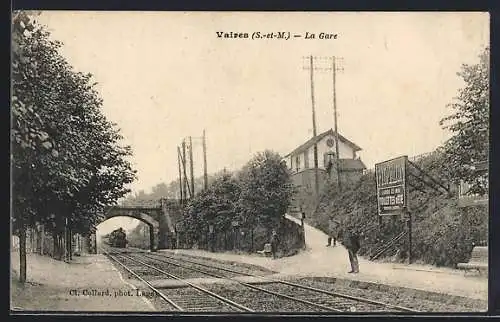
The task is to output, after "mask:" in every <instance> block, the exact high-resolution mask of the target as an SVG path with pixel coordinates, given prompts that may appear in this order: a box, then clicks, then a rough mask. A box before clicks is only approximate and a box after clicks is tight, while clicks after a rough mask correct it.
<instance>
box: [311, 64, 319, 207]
mask: <svg viewBox="0 0 500 322" xmlns="http://www.w3.org/2000/svg"><path fill="white" fill-rule="evenodd" d="M310 64H311V66H310V68H311V105H312V123H313V138H316V135H317V133H316V111H315V107H314V75H313V70H314V66H313V56H312V55H311V56H310ZM318 180H319V178H318V145H317V144H316V142H314V192H315V196H316V198H319V181H318Z"/></svg>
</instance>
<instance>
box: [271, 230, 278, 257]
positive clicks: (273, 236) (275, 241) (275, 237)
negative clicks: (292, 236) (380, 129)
mask: <svg viewBox="0 0 500 322" xmlns="http://www.w3.org/2000/svg"><path fill="white" fill-rule="evenodd" d="M278 244H279V238H278V233H277V232H276V230H275V229H273V232H272V233H271V252H272V253H273V258H274V259H276V257H277V256H276V252H277V251H278Z"/></svg>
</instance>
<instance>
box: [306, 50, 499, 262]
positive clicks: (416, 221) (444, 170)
mask: <svg viewBox="0 0 500 322" xmlns="http://www.w3.org/2000/svg"><path fill="white" fill-rule="evenodd" d="M488 71H489V49H488V48H487V49H485V50H484V52H483V53H482V54H481V55H480V61H479V63H478V64H475V65H463V66H462V70H461V72H459V73H458V75H459V76H461V77H462V78H463V80H464V83H465V86H464V87H463V88H462V89H460V90H459V95H458V97H457V98H456V99H455V101H454V102H453V103H452V104H450V106H451V107H452V108H453V109H454V111H455V112H454V114H452V115H450V116H448V117H446V118H444V119H443V120H442V122H441V125H443V126H444V127H445V128H447V129H449V130H451V132H452V137H451V138H450V139H449V140H448V141H446V142H445V144H444V145H443V146H442V147H440V148H438V149H437V150H436V151H434V152H433V153H431V154H429V155H426V156H425V157H422V158H420V159H419V160H415V164H416V165H417V166H419V167H420V168H421V169H423V170H424V171H425V172H427V173H428V174H430V175H431V176H433V177H434V178H437V179H439V180H440V181H444V182H446V183H448V184H449V185H450V193H445V192H443V191H442V190H441V191H442V192H438V191H436V190H435V189H432V188H431V187H430V186H424V187H423V188H420V190H419V189H415V188H413V187H416V185H413V187H412V182H410V185H409V193H408V199H407V200H408V201H409V203H410V204H409V207H410V210H411V212H412V220H413V227H412V229H413V234H412V257H413V259H414V260H416V261H419V262H423V263H429V264H435V265H439V266H443V265H444V266H451V267H454V266H455V265H456V264H457V263H459V262H463V261H467V260H468V259H469V257H470V253H471V250H472V247H473V245H484V244H486V243H487V240H488V206H485V205H481V206H474V207H466V208H459V207H458V206H457V183H458V182H459V181H460V180H462V181H464V182H466V183H468V184H470V185H471V187H472V188H471V190H470V191H469V193H478V194H487V193H488V175H487V174H480V175H478V174H477V172H475V171H474V167H473V166H474V164H475V163H477V162H481V161H486V160H488V154H489V139H488V131H489V100H488V98H489V85H488V84H489V83H488V82H489V75H488ZM329 218H336V219H337V220H339V221H340V222H341V223H342V227H343V229H344V231H358V232H359V233H361V235H362V237H363V242H362V247H361V250H360V254H361V255H368V256H369V255H373V254H374V252H375V251H376V250H377V249H379V247H380V246H382V245H383V244H384V243H386V242H387V241H388V240H390V239H391V238H392V237H394V236H396V235H397V234H398V233H400V232H401V231H403V230H404V229H406V228H405V225H406V223H405V221H404V218H401V217H400V216H390V217H384V218H379V216H378V214H377V199H376V183H375V176H374V173H373V172H371V171H370V172H367V173H366V174H365V175H363V177H362V178H361V180H360V181H359V182H357V183H355V184H352V185H350V186H347V187H343V189H342V190H338V189H337V187H336V185H335V184H331V183H330V184H328V185H327V186H326V188H325V189H324V191H323V194H322V197H321V200H320V203H319V205H318V207H317V209H316V212H315V214H314V216H312V218H311V219H310V221H311V224H312V225H314V226H316V227H318V228H319V229H321V230H323V231H325V232H327V231H328V220H329ZM391 256H393V258H394V259H396V260H405V259H406V258H407V256H408V243H407V241H406V238H403V239H401V240H400V241H399V242H397V243H396V245H395V247H394V248H393V249H391V250H389V251H388V252H387V253H386V254H385V257H391Z"/></svg>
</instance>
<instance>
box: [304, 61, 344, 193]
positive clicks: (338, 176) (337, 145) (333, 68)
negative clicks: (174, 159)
mask: <svg viewBox="0 0 500 322" xmlns="http://www.w3.org/2000/svg"><path fill="white" fill-rule="evenodd" d="M314 59H318V60H331V61H332V64H331V65H330V66H327V67H322V66H317V67H314V66H313V60H314ZM337 59H342V58H341V57H335V56H334V57H312V56H311V57H310V60H311V62H310V67H309V68H306V69H311V98H312V102H313V131H314V127H315V120H314V114H315V111H314V94H313V88H314V87H313V76H312V75H313V72H312V70H313V69H314V70H319V71H330V70H331V71H332V72H333V77H332V81H333V116H334V131H335V155H336V156H335V157H336V172H337V184H338V186H339V188H340V187H341V180H340V179H341V176H340V155H339V133H338V122H337V91H336V73H337V70H343V69H341V68H338V67H337V66H336V61H337ZM314 136H316V132H314ZM316 150H317V149H316V144H315V151H316ZM316 162H317V155H316V152H315V167H316V168H317V163H316Z"/></svg>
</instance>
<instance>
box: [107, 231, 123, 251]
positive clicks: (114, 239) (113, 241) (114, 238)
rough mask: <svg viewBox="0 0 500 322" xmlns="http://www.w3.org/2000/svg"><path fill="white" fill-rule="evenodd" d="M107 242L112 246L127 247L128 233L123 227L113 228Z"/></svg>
mask: <svg viewBox="0 0 500 322" xmlns="http://www.w3.org/2000/svg"><path fill="white" fill-rule="evenodd" d="M107 237H108V241H107V244H108V245H109V246H111V247H117V248H125V247H127V235H126V234H125V231H124V230H123V228H121V227H120V228H118V229H115V230H113V231H112V232H111V233H110V234H109V235H108V236H107Z"/></svg>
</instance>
